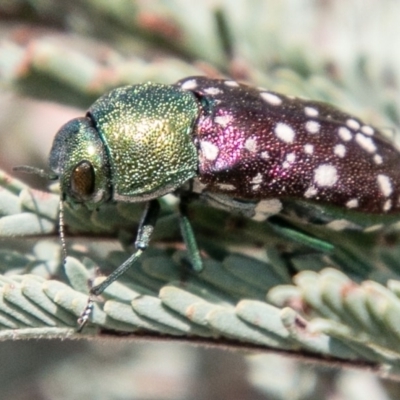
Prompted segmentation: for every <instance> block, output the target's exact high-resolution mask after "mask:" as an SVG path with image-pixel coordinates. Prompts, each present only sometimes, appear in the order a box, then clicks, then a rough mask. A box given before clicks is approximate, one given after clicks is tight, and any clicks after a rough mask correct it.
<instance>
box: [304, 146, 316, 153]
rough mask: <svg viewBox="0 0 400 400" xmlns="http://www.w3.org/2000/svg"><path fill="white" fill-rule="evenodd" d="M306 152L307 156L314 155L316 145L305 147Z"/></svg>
mask: <svg viewBox="0 0 400 400" xmlns="http://www.w3.org/2000/svg"><path fill="white" fill-rule="evenodd" d="M304 152H305V153H307V154H313V153H314V145H313V144H310V143H307V144H305V145H304Z"/></svg>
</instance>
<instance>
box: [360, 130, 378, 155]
mask: <svg viewBox="0 0 400 400" xmlns="http://www.w3.org/2000/svg"><path fill="white" fill-rule="evenodd" d="M356 142H357V143H358V144H359V145H360V146H361V147H362V148H363V149H364V150H365V151H368V153H374V152H375V151H376V146H375V143H374V142H373V140H372V139H371V138H369V137H366V136H364V135H362V134H361V133H357V135H356Z"/></svg>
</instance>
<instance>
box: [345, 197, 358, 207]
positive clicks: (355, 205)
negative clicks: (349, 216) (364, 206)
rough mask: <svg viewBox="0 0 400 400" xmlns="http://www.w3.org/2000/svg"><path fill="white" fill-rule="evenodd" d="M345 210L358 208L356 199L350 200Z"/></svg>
mask: <svg viewBox="0 0 400 400" xmlns="http://www.w3.org/2000/svg"><path fill="white" fill-rule="evenodd" d="M346 207H347V208H357V207H358V200H357V199H351V200H349V201H348V202H347V203H346Z"/></svg>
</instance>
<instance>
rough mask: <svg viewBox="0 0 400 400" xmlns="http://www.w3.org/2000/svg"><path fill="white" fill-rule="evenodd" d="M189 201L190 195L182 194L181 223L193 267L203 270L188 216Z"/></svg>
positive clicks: (196, 270)
mask: <svg viewBox="0 0 400 400" xmlns="http://www.w3.org/2000/svg"><path fill="white" fill-rule="evenodd" d="M188 202H189V198H188V197H186V196H181V201H180V203H179V225H180V228H181V233H182V237H183V241H184V242H185V245H186V249H187V252H188V254H189V259H190V263H191V265H192V268H193V270H194V271H195V272H201V271H202V270H203V261H202V259H201V256H200V251H199V247H198V245H197V241H196V237H195V235H194V232H193V228H192V224H191V223H190V220H189V218H188V216H187V208H188Z"/></svg>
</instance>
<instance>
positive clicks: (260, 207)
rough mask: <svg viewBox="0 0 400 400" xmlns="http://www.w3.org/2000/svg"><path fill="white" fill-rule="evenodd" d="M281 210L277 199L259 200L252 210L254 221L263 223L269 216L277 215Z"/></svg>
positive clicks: (280, 204)
mask: <svg viewBox="0 0 400 400" xmlns="http://www.w3.org/2000/svg"><path fill="white" fill-rule="evenodd" d="M281 210H282V203H281V202H280V201H279V200H278V199H269V200H261V201H260V202H259V203H258V204H257V206H256V208H255V209H254V212H255V214H254V217H253V218H252V219H254V220H255V221H265V220H266V219H267V218H268V217H269V216H271V215H275V214H278V213H279V212H280V211H281Z"/></svg>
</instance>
